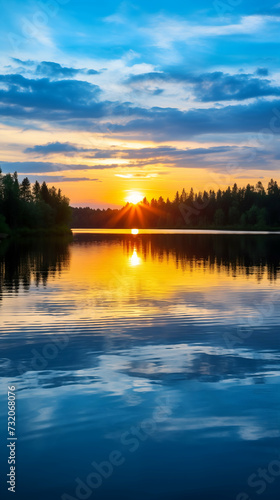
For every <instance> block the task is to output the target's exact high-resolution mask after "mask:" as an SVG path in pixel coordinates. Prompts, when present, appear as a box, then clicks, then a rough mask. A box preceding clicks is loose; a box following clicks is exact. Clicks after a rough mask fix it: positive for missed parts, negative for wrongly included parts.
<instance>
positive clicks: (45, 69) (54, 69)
mask: <svg viewBox="0 0 280 500" xmlns="http://www.w3.org/2000/svg"><path fill="white" fill-rule="evenodd" d="M11 60H12V61H13V62H15V63H16V64H20V65H22V66H24V67H27V68H33V70H34V74H36V75H39V76H46V77H48V78H52V79H59V78H74V77H75V76H77V75H78V74H79V73H81V74H85V75H99V74H100V71H97V70H95V69H87V68H72V67H67V66H62V65H61V64H59V63H56V62H53V61H41V62H40V63H38V62H36V61H32V60H31V59H29V60H26V61H24V60H22V59H18V58H16V57H11Z"/></svg>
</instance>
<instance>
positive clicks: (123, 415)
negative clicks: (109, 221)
mask: <svg viewBox="0 0 280 500" xmlns="http://www.w3.org/2000/svg"><path fill="white" fill-rule="evenodd" d="M279 285H280V236H279V235H278V234H261V235H260V234H230V233H228V232H224V233H219V232H217V231H214V232H207V231H200V232H194V231H190V232H189V233H186V232H185V231H140V232H137V231H133V234H131V231H120V230H119V231H104V230H102V231H100V230H99V231H98V230H97V231H76V232H75V234H74V239H73V241H70V242H69V241H67V240H63V239H61V240H51V239H50V240H48V241H36V240H23V241H21V242H13V241H10V242H9V241H2V242H0V322H1V333H0V338H1V360H0V374H1V386H0V387H1V414H0V425H1V429H2V431H3V432H2V437H3V439H2V440H1V442H2V444H1V471H2V480H1V482H2V484H1V487H2V489H3V494H2V498H6V495H7V486H6V484H5V483H6V474H7V472H8V465H7V459H8V451H7V448H6V443H7V441H6V438H7V436H8V434H7V430H6V429H7V388H8V386H10V385H14V386H15V387H16V391H15V392H16V436H17V443H16V484H17V486H16V488H17V493H16V495H17V498H19V499H20V500H25V499H28V500H56V499H57V500H60V499H62V500H73V499H81V500H85V499H88V498H89V499H100V500H105V499H106V500H107V499H108V500H109V499H110V500H111V499H112V498H117V499H118V498H120V499H122V500H132V499H133V500H144V499H145V500H167V499H168V500H169V499H172V500H179V499H180V500H183V499H190V500H206V499H207V500H231V499H232V500H249V499H250V500H251V499H257V498H260V495H261V498H263V499H269V500H274V499H277V500H278V499H279V488H280V432H279V429H280V398H279V396H280V392H279V384H280V377H279V376H280V335H279V324H280V308H279V304H280V286H279ZM10 496H11V494H8V497H10Z"/></svg>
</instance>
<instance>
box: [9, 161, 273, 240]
mask: <svg viewBox="0 0 280 500" xmlns="http://www.w3.org/2000/svg"><path fill="white" fill-rule="evenodd" d="M69 227H72V228H133V227H137V228H205V229H208V228H214V229H215V228H217V229H224V228H231V229H244V230H254V229H255V230H268V229H271V230H277V229H280V188H279V186H278V184H277V181H274V180H273V179H271V180H270V181H269V183H268V186H267V188H265V187H264V186H263V184H262V182H261V181H259V182H258V183H257V184H256V185H255V186H253V185H250V184H248V185H247V186H246V187H242V188H240V187H238V186H237V184H234V186H233V187H228V188H227V189H225V190H220V189H219V190H217V191H216V192H215V191H211V190H210V191H204V192H203V193H202V192H199V193H194V190H193V189H192V188H191V189H190V190H189V192H187V191H186V190H185V189H183V190H182V191H181V193H179V191H177V193H176V194H175V197H174V199H173V200H170V199H169V198H167V199H164V198H163V197H162V196H160V197H159V198H158V199H155V198H153V199H152V200H151V201H150V202H149V201H148V200H147V199H146V198H144V199H143V200H142V201H141V202H140V203H138V204H136V205H133V204H131V203H127V204H126V205H125V206H124V207H122V208H120V209H110V208H108V209H92V208H89V207H86V208H71V207H70V205H69V199H68V198H66V197H65V196H64V195H62V193H61V190H60V189H58V190H57V189H56V188H55V187H48V185H47V184H46V182H42V184H39V182H38V181H36V182H35V183H34V184H33V185H31V183H30V181H29V179H28V178H27V177H26V178H25V179H23V180H22V182H19V180H18V176H17V173H14V174H6V175H3V174H2V172H1V170H0V234H3V233H4V234H9V233H11V232H27V234H28V232H31V233H32V232H38V231H39V232H40V231H45V232H54V233H60V232H67V231H68V232H69Z"/></svg>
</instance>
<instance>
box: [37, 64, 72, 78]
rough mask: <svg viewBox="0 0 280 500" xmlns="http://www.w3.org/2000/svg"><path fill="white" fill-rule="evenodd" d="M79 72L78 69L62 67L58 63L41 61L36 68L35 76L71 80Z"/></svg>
mask: <svg viewBox="0 0 280 500" xmlns="http://www.w3.org/2000/svg"><path fill="white" fill-rule="evenodd" d="M79 72H80V70H79V69H75V68H67V67H63V66H61V65H60V64H58V63H55V62H48V61H42V62H41V63H40V64H38V66H37V68H36V74H38V75H43V76H47V77H50V78H71V77H74V76H76V75H77V74H78V73H79Z"/></svg>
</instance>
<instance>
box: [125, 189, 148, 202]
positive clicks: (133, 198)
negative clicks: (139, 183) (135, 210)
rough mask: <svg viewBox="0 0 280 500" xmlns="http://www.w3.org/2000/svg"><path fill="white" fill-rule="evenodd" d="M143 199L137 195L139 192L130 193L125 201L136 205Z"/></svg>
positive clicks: (140, 195) (139, 194) (141, 195)
mask: <svg viewBox="0 0 280 500" xmlns="http://www.w3.org/2000/svg"><path fill="white" fill-rule="evenodd" d="M143 198H144V196H143V194H141V193H139V191H130V193H129V195H128V196H127V197H126V199H125V201H126V202H128V203H133V205H137V203H139V202H140V201H142V200H143Z"/></svg>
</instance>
